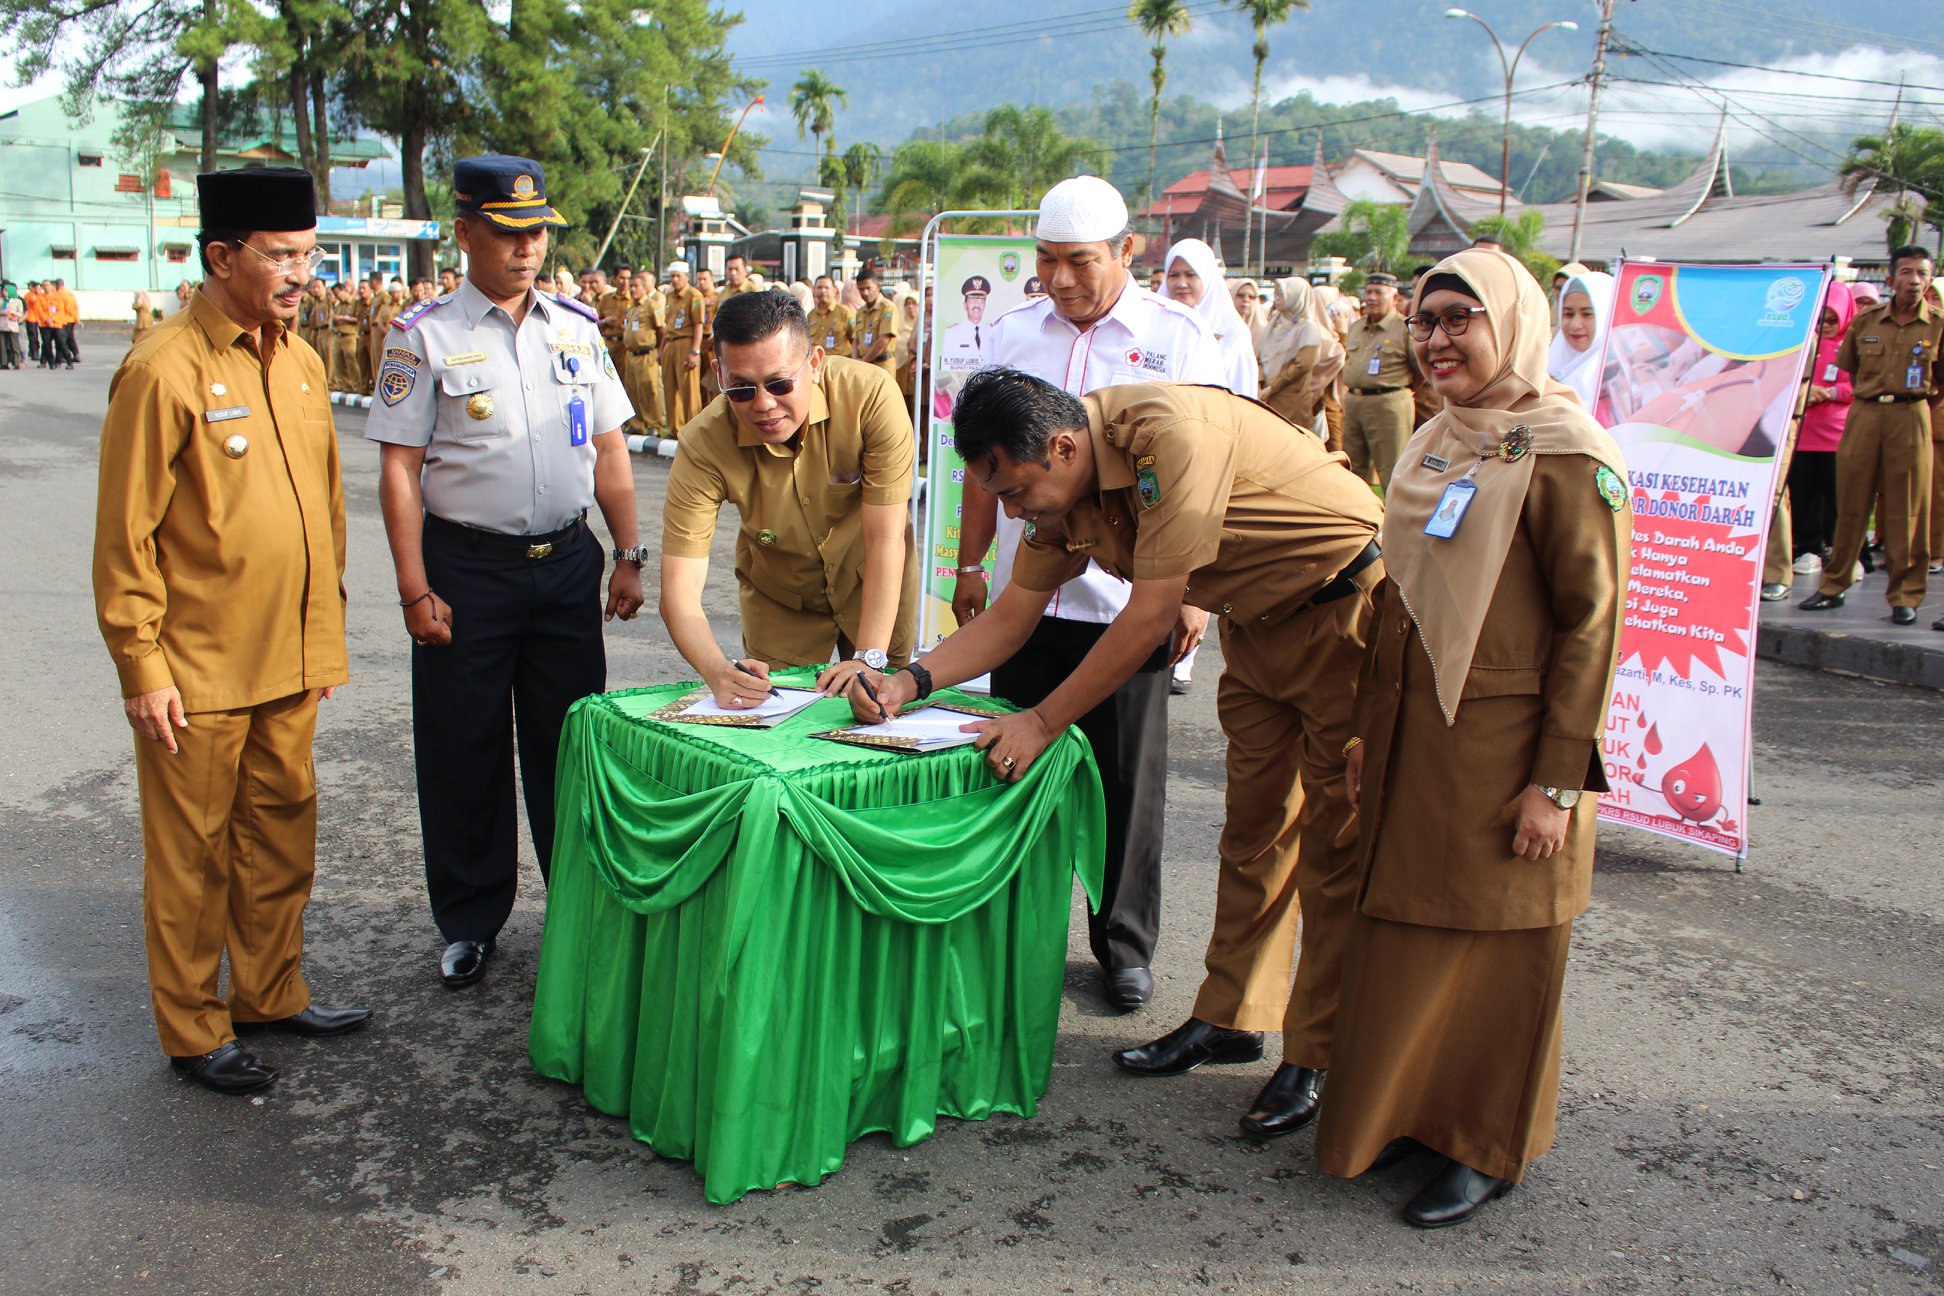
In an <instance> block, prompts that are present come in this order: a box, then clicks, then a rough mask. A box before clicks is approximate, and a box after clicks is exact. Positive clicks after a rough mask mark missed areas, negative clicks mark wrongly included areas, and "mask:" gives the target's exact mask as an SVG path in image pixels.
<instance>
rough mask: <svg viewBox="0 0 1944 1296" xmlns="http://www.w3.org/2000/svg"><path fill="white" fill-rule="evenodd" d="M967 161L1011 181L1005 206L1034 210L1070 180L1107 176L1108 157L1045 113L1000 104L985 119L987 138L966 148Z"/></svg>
mask: <svg viewBox="0 0 1944 1296" xmlns="http://www.w3.org/2000/svg"><path fill="white" fill-rule="evenodd" d="M963 160H964V161H965V162H967V163H969V164H971V165H973V166H983V167H985V168H987V169H989V170H991V171H993V172H995V173H997V174H1000V175H1003V176H1005V177H1006V178H1007V179H1006V186H1005V192H1004V195H1003V196H1002V197H1001V199H1000V202H1001V203H1002V205H1004V206H1006V207H1030V206H1031V205H1033V204H1034V203H1036V202H1038V201H1039V196H1040V195H1041V194H1043V193H1045V192H1046V191H1047V190H1048V189H1050V188H1052V187H1053V186H1054V185H1055V184H1058V183H1059V182H1060V181H1062V180H1064V179H1066V178H1067V177H1068V176H1070V175H1073V174H1075V173H1077V172H1079V171H1082V170H1085V171H1090V172H1100V171H1104V170H1106V169H1107V165H1108V160H1109V155H1108V153H1107V150H1106V149H1104V148H1102V147H1101V146H1100V145H1099V144H1096V143H1095V142H1094V141H1092V140H1090V139H1088V138H1086V137H1085V136H1079V135H1068V134H1067V133H1066V132H1065V131H1063V130H1061V129H1060V125H1059V122H1058V120H1056V119H1055V118H1054V116H1053V114H1052V113H1051V112H1049V111H1047V110H1046V109H1045V108H1039V107H1033V108H1022V107H1020V106H1019V105H1018V104H1001V105H1000V106H999V107H997V108H994V109H993V110H992V111H991V112H989V113H987V114H986V118H985V134H984V135H983V136H982V137H981V138H979V139H976V140H973V141H972V142H971V143H970V144H968V145H967V146H966V149H965V153H964V155H963Z"/></svg>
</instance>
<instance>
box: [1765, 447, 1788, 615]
mask: <svg viewBox="0 0 1944 1296" xmlns="http://www.w3.org/2000/svg"><path fill="white" fill-rule="evenodd" d="M1794 457H1795V450H1794V447H1792V446H1784V447H1783V452H1782V462H1781V463H1780V464H1778V465H1776V478H1775V479H1776V480H1777V481H1781V482H1786V481H1788V480H1789V461H1790V460H1791V459H1793V458H1794ZM1762 584H1764V585H1793V584H1795V523H1794V515H1793V514H1792V513H1791V512H1790V510H1789V488H1788V487H1787V486H1784V487H1783V488H1782V493H1781V495H1779V496H1777V497H1776V501H1775V512H1774V513H1772V514H1770V515H1769V533H1768V548H1767V549H1766V550H1764V551H1763V553H1762Z"/></svg>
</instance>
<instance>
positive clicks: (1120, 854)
mask: <svg viewBox="0 0 1944 1296" xmlns="http://www.w3.org/2000/svg"><path fill="white" fill-rule="evenodd" d="M1033 235H1034V238H1035V240H1036V242H1037V244H1038V247H1037V252H1036V265H1035V267H1034V277H1035V279H1037V280H1038V281H1039V282H1040V284H1041V286H1042V287H1043V288H1044V289H1045V293H1046V295H1045V296H1043V297H1033V298H1030V299H1029V300H1028V301H1026V302H1025V303H1024V304H1023V305H1020V306H1016V307H1014V308H1013V309H1012V310H1009V311H1007V312H1006V313H1005V314H1004V315H1001V316H1000V317H999V318H998V319H996V320H993V321H991V322H990V324H989V325H988V326H987V327H986V329H985V334H984V343H985V345H984V355H983V359H984V362H985V363H986V364H988V365H998V366H1004V367H1006V368H1011V369H1021V370H1024V371H1026V372H1027V373H1030V374H1033V375H1034V376H1035V377H1038V378H1043V379H1045V380H1046V381H1047V382H1050V383H1053V384H1054V385H1056V386H1059V387H1063V388H1065V389H1066V390H1067V391H1069V392H1071V393H1073V394H1074V395H1075V396H1084V395H1086V394H1087V393H1088V392H1091V391H1096V390H1098V389H1099V388H1102V387H1115V386H1120V385H1123V384H1126V383H1149V382H1187V383H1207V384H1212V385H1215V386H1220V385H1221V383H1222V363H1221V357H1220V356H1219V354H1218V353H1217V350H1216V346H1215V341H1214V339H1213V338H1212V337H1210V336H1209V335H1208V333H1207V330H1206V329H1205V328H1204V327H1203V325H1202V322H1201V318H1200V317H1199V316H1198V315H1196V314H1195V312H1194V311H1193V310H1191V309H1190V308H1188V307H1186V306H1183V305H1182V304H1181V303H1179V302H1174V301H1169V300H1168V299H1167V298H1165V297H1161V296H1157V295H1156V294H1154V293H1151V292H1149V291H1148V290H1147V289H1145V288H1143V287H1141V286H1140V285H1139V284H1137V283H1135V282H1134V278H1133V276H1132V275H1131V274H1130V273H1129V271H1128V266H1129V264H1130V263H1131V262H1132V260H1133V256H1134V248H1133V234H1132V232H1131V231H1130V230H1129V229H1128V222H1127V203H1126V201H1125V200H1124V199H1122V197H1121V195H1120V191H1119V190H1118V189H1116V188H1114V186H1113V185H1111V184H1109V183H1107V181H1105V180H1102V179H1101V178H1100V177H1099V176H1074V177H1073V178H1072V179H1069V180H1062V181H1061V182H1060V183H1059V184H1056V185H1054V186H1053V187H1052V188H1051V189H1049V190H1047V192H1046V196H1045V197H1043V198H1042V199H1040V206H1039V220H1038V223H1037V225H1036V226H1035V228H1034V231H1033ZM999 514H1000V510H999V508H998V503H997V501H996V500H995V498H994V497H993V496H992V495H991V494H989V493H988V492H987V491H985V490H983V489H981V488H980V486H979V484H978V483H977V482H976V481H975V480H974V479H973V475H972V474H970V473H967V474H966V478H965V495H964V506H963V513H962V517H961V529H960V539H959V567H958V584H957V587H956V589H955V591H954V593H953V597H952V611H953V613H954V614H955V615H956V616H957V618H958V621H959V624H961V625H963V624H965V623H966V622H967V621H969V620H971V619H972V618H973V617H975V616H977V615H978V614H979V613H980V612H982V611H984V610H985V607H986V604H987V601H988V598H989V597H997V595H998V593H999V591H1000V590H1002V589H1004V588H1005V586H1006V584H1007V582H1008V581H1009V580H1010V579H1011V577H1012V567H1013V556H1014V554H1015V553H1016V552H1017V551H1018V549H1019V543H1020V539H1021V537H1022V535H1023V534H1024V531H1025V525H1024V523H1022V522H1020V521H1019V520H1017V519H1013V518H1005V517H1001V516H1000V515H999ZM995 532H996V535H997V538H998V553H997V555H996V561H995V563H994V570H993V576H992V587H991V589H990V591H988V589H987V587H986V576H985V568H984V566H983V565H982V563H983V560H984V558H985V555H986V551H987V549H988V548H989V547H991V545H992V543H993V539H994V535H995ZM1127 599H1128V586H1127V585H1125V584H1124V583H1122V582H1121V581H1119V580H1117V579H1115V578H1114V577H1112V576H1110V575H1108V574H1107V573H1106V572H1104V571H1102V570H1101V569H1100V568H1099V567H1098V566H1089V567H1088V568H1087V571H1086V573H1085V574H1084V575H1081V576H1079V577H1076V578H1075V579H1074V580H1071V581H1069V582H1067V583H1066V584H1065V585H1063V586H1061V587H1060V589H1059V591H1058V592H1057V593H1056V594H1055V595H1054V597H1053V601H1052V602H1051V603H1050V604H1048V605H1047V609H1046V614H1045V616H1043V617H1042V618H1041V619H1040V623H1039V626H1038V627H1037V628H1036V629H1035V630H1034V632H1033V635H1032V637H1031V638H1030V639H1029V640H1028V641H1027V643H1026V646H1025V647H1024V648H1023V649H1021V650H1020V651H1019V653H1018V654H1017V655H1015V656H1014V657H1013V659H1012V660H1011V661H1009V662H1007V663H1006V664H1005V665H1004V666H1001V667H1000V668H999V669H998V670H995V671H993V672H992V691H993V693H994V694H995V695H997V696H999V697H1003V698H1006V699H1008V700H1010V701H1013V702H1016V703H1018V704H1019V705H1021V706H1024V707H1032V706H1037V705H1038V704H1039V703H1040V702H1042V701H1044V700H1045V699H1046V697H1047V696H1048V695H1049V694H1051V693H1052V692H1053V690H1054V689H1056V688H1058V687H1059V686H1060V685H1061V684H1062V683H1063V682H1065V680H1066V678H1067V677H1068V676H1069V675H1071V674H1072V673H1073V672H1074V670H1075V669H1076V668H1078V666H1079V665H1080V663H1081V661H1082V660H1083V659H1084V658H1085V657H1086V656H1087V654H1088V652H1089V651H1091V650H1092V648H1093V646H1094V645H1095V644H1096V643H1098V642H1099V641H1100V639H1101V637H1102V636H1103V635H1104V634H1105V633H1106V632H1107V627H1108V625H1109V623H1111V622H1112V621H1113V619H1114V617H1115V616H1116V615H1118V614H1119V612H1120V611H1121V609H1122V608H1124V607H1125V606H1126V605H1127ZM1207 625H1208V616H1207V614H1206V613H1204V612H1201V611H1199V610H1197V609H1193V608H1189V609H1185V611H1184V614H1183V617H1182V621H1181V623H1180V624H1178V625H1177V626H1176V629H1175V633H1174V635H1173V636H1172V640H1171V641H1170V642H1163V643H1158V644H1156V645H1155V646H1154V651H1153V653H1152V655H1151V656H1150V657H1149V658H1148V659H1147V660H1146V661H1145V662H1143V663H1142V665H1141V668H1140V670H1139V671H1137V672H1136V673H1135V674H1134V676H1133V678H1132V679H1130V680H1129V681H1128V682H1127V683H1126V684H1124V685H1122V686H1121V688H1120V689H1119V690H1118V691H1116V692H1115V693H1114V695H1113V696H1112V697H1111V698H1109V699H1108V700H1107V701H1106V702H1103V703H1102V704H1101V705H1100V706H1098V707H1096V708H1095V709H1094V710H1092V711H1090V712H1088V713H1087V715H1086V716H1085V718H1083V719H1082V720H1081V721H1080V729H1081V731H1082V732H1084V733H1085V734H1086V735H1087V739H1088V741H1089V742H1091V743H1092V744H1093V752H1094V760H1095V762H1096V763H1097V764H1098V765H1099V767H1100V779H1101V784H1102V787H1103V788H1104V790H1105V791H1106V794H1107V858H1106V868H1105V870H1104V881H1103V885H1102V891H1101V901H1100V911H1099V912H1098V913H1096V914H1094V915H1093V918H1092V920H1091V922H1090V924H1089V934H1090V936H1091V939H1092V945H1093V953H1094V958H1095V959H1097V960H1098V961H1099V963H1100V966H1101V969H1102V971H1103V972H1104V973H1105V974H1106V980H1107V987H1106V989H1107V1000H1108V1002H1109V1003H1111V1004H1112V1005H1113V1006H1115V1007H1117V1008H1120V1009H1123V1010H1132V1009H1135V1008H1139V1007H1141V1006H1142V1005H1143V1004H1145V1003H1147V1001H1148V997H1149V996H1150V995H1151V994H1152V993H1153V987H1154V978H1153V975H1152V973H1151V971H1150V967H1151V965H1152V963H1153V960H1154V947H1155V942H1156V940H1157V938H1158V937H1159V934H1160V924H1161V824H1162V813H1163V810H1164V809H1165V807H1166V804H1167V794H1168V762H1167V734H1168V682H1169V671H1168V667H1169V666H1170V665H1171V664H1172V662H1173V660H1174V659H1175V658H1177V657H1179V656H1181V655H1182V654H1184V653H1186V652H1188V651H1189V650H1190V649H1192V648H1194V647H1195V645H1196V644H1198V643H1200V642H1201V637H1202V634H1203V632H1204V631H1205V630H1206V629H1207Z"/></svg>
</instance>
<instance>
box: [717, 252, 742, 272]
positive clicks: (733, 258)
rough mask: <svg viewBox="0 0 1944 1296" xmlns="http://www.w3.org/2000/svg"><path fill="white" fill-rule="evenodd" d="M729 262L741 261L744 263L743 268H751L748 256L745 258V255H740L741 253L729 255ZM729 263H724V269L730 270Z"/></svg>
mask: <svg viewBox="0 0 1944 1296" xmlns="http://www.w3.org/2000/svg"><path fill="white" fill-rule="evenodd" d="M729 261H740V262H742V263H743V268H744V269H747V268H748V267H749V258H748V257H746V256H744V255H743V254H742V253H740V252H731V253H730V254H729ZM729 261H724V262H723V263H722V265H723V268H724V269H727V268H728V266H729Z"/></svg>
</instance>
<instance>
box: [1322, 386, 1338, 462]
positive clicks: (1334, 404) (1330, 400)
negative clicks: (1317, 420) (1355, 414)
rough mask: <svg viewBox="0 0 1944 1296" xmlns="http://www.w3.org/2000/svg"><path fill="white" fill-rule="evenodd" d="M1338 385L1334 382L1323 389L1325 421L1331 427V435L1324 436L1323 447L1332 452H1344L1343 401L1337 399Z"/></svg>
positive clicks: (1323, 414)
mask: <svg viewBox="0 0 1944 1296" xmlns="http://www.w3.org/2000/svg"><path fill="white" fill-rule="evenodd" d="M1336 389H1337V385H1336V384H1335V383H1334V382H1333V383H1331V384H1330V385H1329V386H1328V387H1325V388H1324V389H1323V402H1322V405H1321V406H1320V409H1321V412H1322V416H1323V421H1324V422H1325V423H1326V424H1327V425H1328V427H1329V433H1330V435H1329V436H1328V437H1326V438H1324V441H1323V448H1324V449H1326V450H1328V451H1329V452H1330V453H1331V454H1342V453H1343V402H1342V401H1340V400H1338V399H1337V393H1336Z"/></svg>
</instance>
